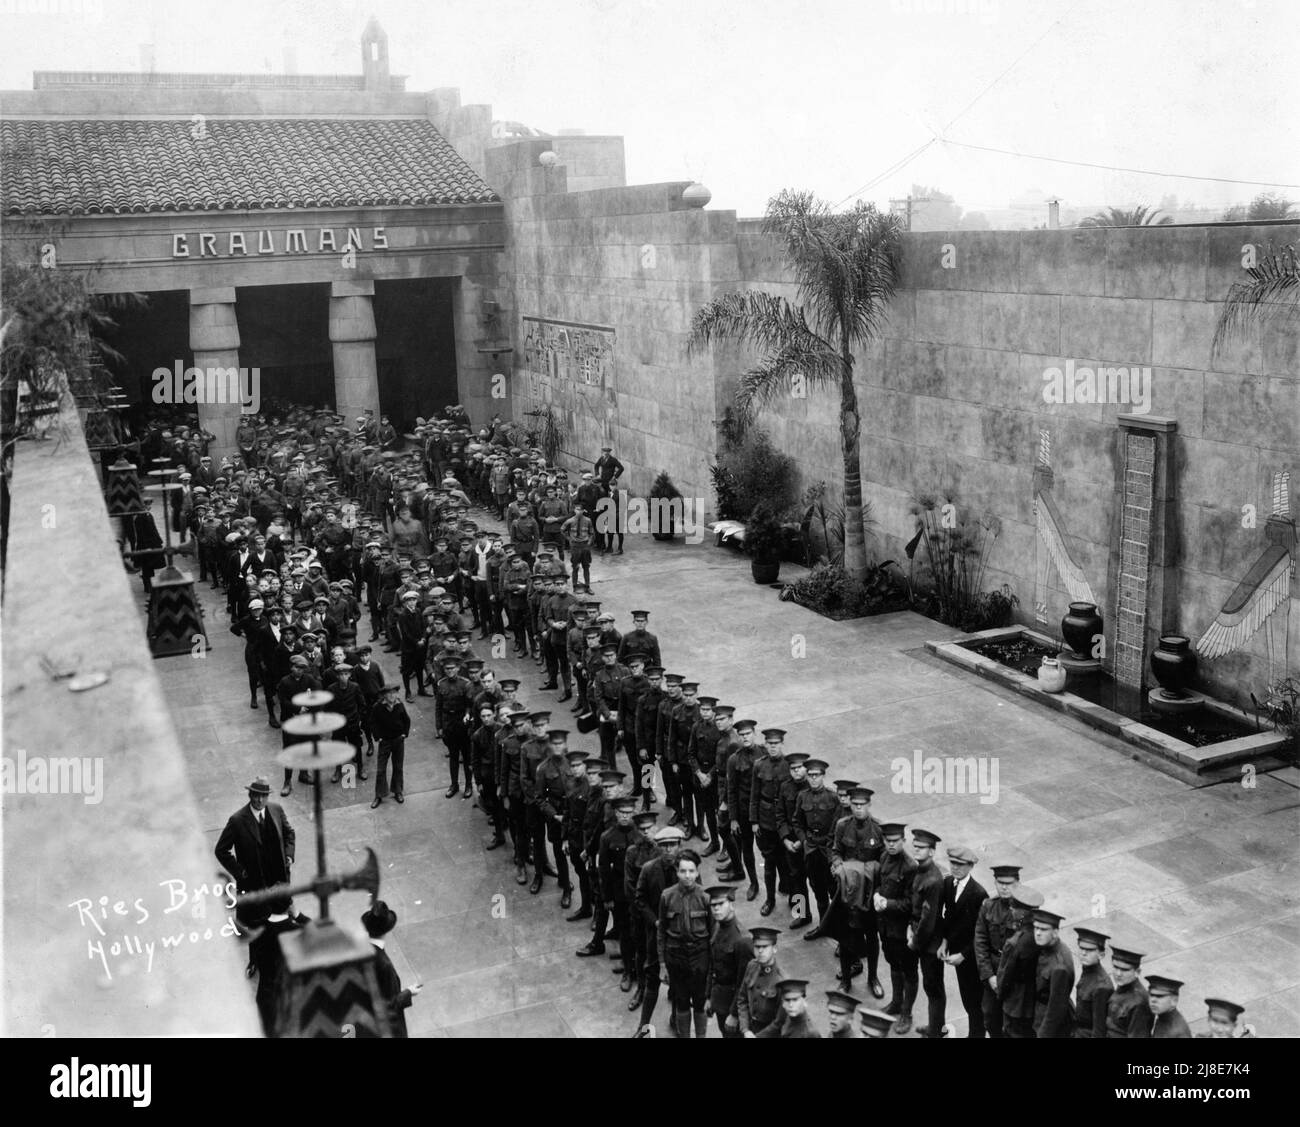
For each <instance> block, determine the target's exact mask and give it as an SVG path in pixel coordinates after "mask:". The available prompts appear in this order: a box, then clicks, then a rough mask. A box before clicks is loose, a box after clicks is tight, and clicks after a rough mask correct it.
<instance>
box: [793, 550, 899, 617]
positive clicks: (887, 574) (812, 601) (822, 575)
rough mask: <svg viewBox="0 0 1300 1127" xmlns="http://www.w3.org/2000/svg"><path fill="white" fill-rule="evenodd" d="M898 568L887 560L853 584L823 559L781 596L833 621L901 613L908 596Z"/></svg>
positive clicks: (841, 569) (836, 565) (839, 568)
mask: <svg viewBox="0 0 1300 1127" xmlns="http://www.w3.org/2000/svg"><path fill="white" fill-rule="evenodd" d="M890 568H894V569H895V570H894V571H890ZM897 568H898V565H897V564H896V563H894V561H893V560H886V561H885V562H884V563H881V564H877V565H875V566H874V567H873V568H871V570H870V571H869V572H868V573H867V578H866V580H865V581H863V582H862V583H855V582H854V581H853V580H852V579H850V578H849V575H848V573H847V572H846V571H845V570H844V567H843V565H841V564H833V563H830V562H828V561H826V560H822V561H821V562H819V563H818V564H816V565H815V566H814V567H813V569H812V571H810V572H809V573H808V574H807V575H806V576H804V577H803V578H802V579H799V580H796V581H795V582H794V583H792V584H790V585H789V586H788V587H786V588H785V589H784V590H783V591H782V593H781V597H782V598H783V599H786V600H787V601H793V602H796V603H799V604H801V605H802V606H806V607H808V608H809V609H810V610H815V611H817V612H818V613H819V614H824V615H826V616H827V617H828V618H835V619H843V618H861V617H863V616H864V615H869V614H880V613H882V612H884V611H890V610H903V609H905V608H906V607H907V594H906V591H905V589H904V586H903V580H902V576H901V574H899V573H898V572H897Z"/></svg>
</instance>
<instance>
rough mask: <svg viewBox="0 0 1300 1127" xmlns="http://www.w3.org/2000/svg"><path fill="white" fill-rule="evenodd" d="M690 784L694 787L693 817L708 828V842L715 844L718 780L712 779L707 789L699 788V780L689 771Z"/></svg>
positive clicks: (716, 834)
mask: <svg viewBox="0 0 1300 1127" xmlns="http://www.w3.org/2000/svg"><path fill="white" fill-rule="evenodd" d="M691 782H692V783H693V784H694V786H695V816H696V817H697V818H698V819H699V820H700V821H701V822H703V823H704V825H705V826H706V827H707V828H708V831H709V840H710V841H712V842H717V841H718V780H717V779H714V780H713V782H711V783H710V784H709V785H708V786H707V787H704V786H700V780H699V779H698V778H697V777H696V775H695V772H694V771H691Z"/></svg>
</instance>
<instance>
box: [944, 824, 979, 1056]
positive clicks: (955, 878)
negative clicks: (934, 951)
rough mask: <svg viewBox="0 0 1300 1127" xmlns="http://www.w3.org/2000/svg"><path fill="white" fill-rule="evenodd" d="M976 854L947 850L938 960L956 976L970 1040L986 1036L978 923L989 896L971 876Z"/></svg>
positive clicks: (962, 848)
mask: <svg viewBox="0 0 1300 1127" xmlns="http://www.w3.org/2000/svg"><path fill="white" fill-rule="evenodd" d="M976 860H977V858H976V856H975V854H974V853H973V852H972V851H971V850H969V849H967V848H966V847H965V846H964V845H950V846H948V864H949V866H950V867H951V869H952V872H951V874H950V875H948V876H947V877H945V878H944V882H943V924H942V930H941V934H942V936H943V942H942V943H941V944H940V946H939V957H940V958H941V959H943V961H944V962H945V963H947V964H948V965H949V966H950V967H952V968H953V969H954V970H955V971H956V972H957V991H958V993H959V994H960V995H961V1004H962V1009H964V1010H965V1011H966V1019H967V1021H968V1022H969V1028H968V1030H967V1033H966V1036H967V1037H974V1038H977V1039H978V1038H981V1037H983V1036H984V1008H983V998H984V990H983V986H982V984H981V982H980V972H979V965H978V964H977V963H976V961H975V921H976V920H977V919H978V918H979V911H980V905H981V904H983V903H984V901H985V900H987V899H988V897H989V894H988V893H987V892H986V891H985V890H984V888H983V886H982V885H981V884H980V883H979V881H977V880H975V878H974V877H972V876H971V869H973V868H974V867H975V862H976Z"/></svg>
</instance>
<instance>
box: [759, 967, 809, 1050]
mask: <svg viewBox="0 0 1300 1127" xmlns="http://www.w3.org/2000/svg"><path fill="white" fill-rule="evenodd" d="M776 988H777V991H778V992H779V993H780V995H781V1016H780V1017H779V1018H777V1019H776V1021H774V1022H772V1024H771V1025H769V1026H768V1027H767V1028H766V1029H764V1030H763V1032H762V1033H760V1034H758V1036H759V1037H774V1038H775V1037H781V1038H789V1039H791V1040H794V1039H797V1038H808V1037H820V1036H821V1034H820V1033H818V1032H817V1030H816V1029H815V1028H813V1024H812V1021H811V1020H810V1018H809V1017H808V980H807V979H806V978H787V979H783V980H782V981H781V982H778V983H777V984H776Z"/></svg>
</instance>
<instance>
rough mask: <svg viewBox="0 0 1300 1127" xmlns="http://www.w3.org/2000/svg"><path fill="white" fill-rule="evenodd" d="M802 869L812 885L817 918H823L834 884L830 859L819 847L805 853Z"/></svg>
mask: <svg viewBox="0 0 1300 1127" xmlns="http://www.w3.org/2000/svg"><path fill="white" fill-rule="evenodd" d="M804 870H805V871H806V872H807V874H808V884H809V885H810V886H811V887H812V894H813V898H814V899H815V900H816V901H817V918H818V920H824V919H825V918H826V911H827V908H828V907H829V905H830V902H831V889H832V887H833V885H834V881H833V879H832V877H831V859H830V857H828V856H827V855H826V854H825V853H823V852H822V851H821V850H820V849H817V850H814V851H813V852H811V853H805V854H804Z"/></svg>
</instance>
